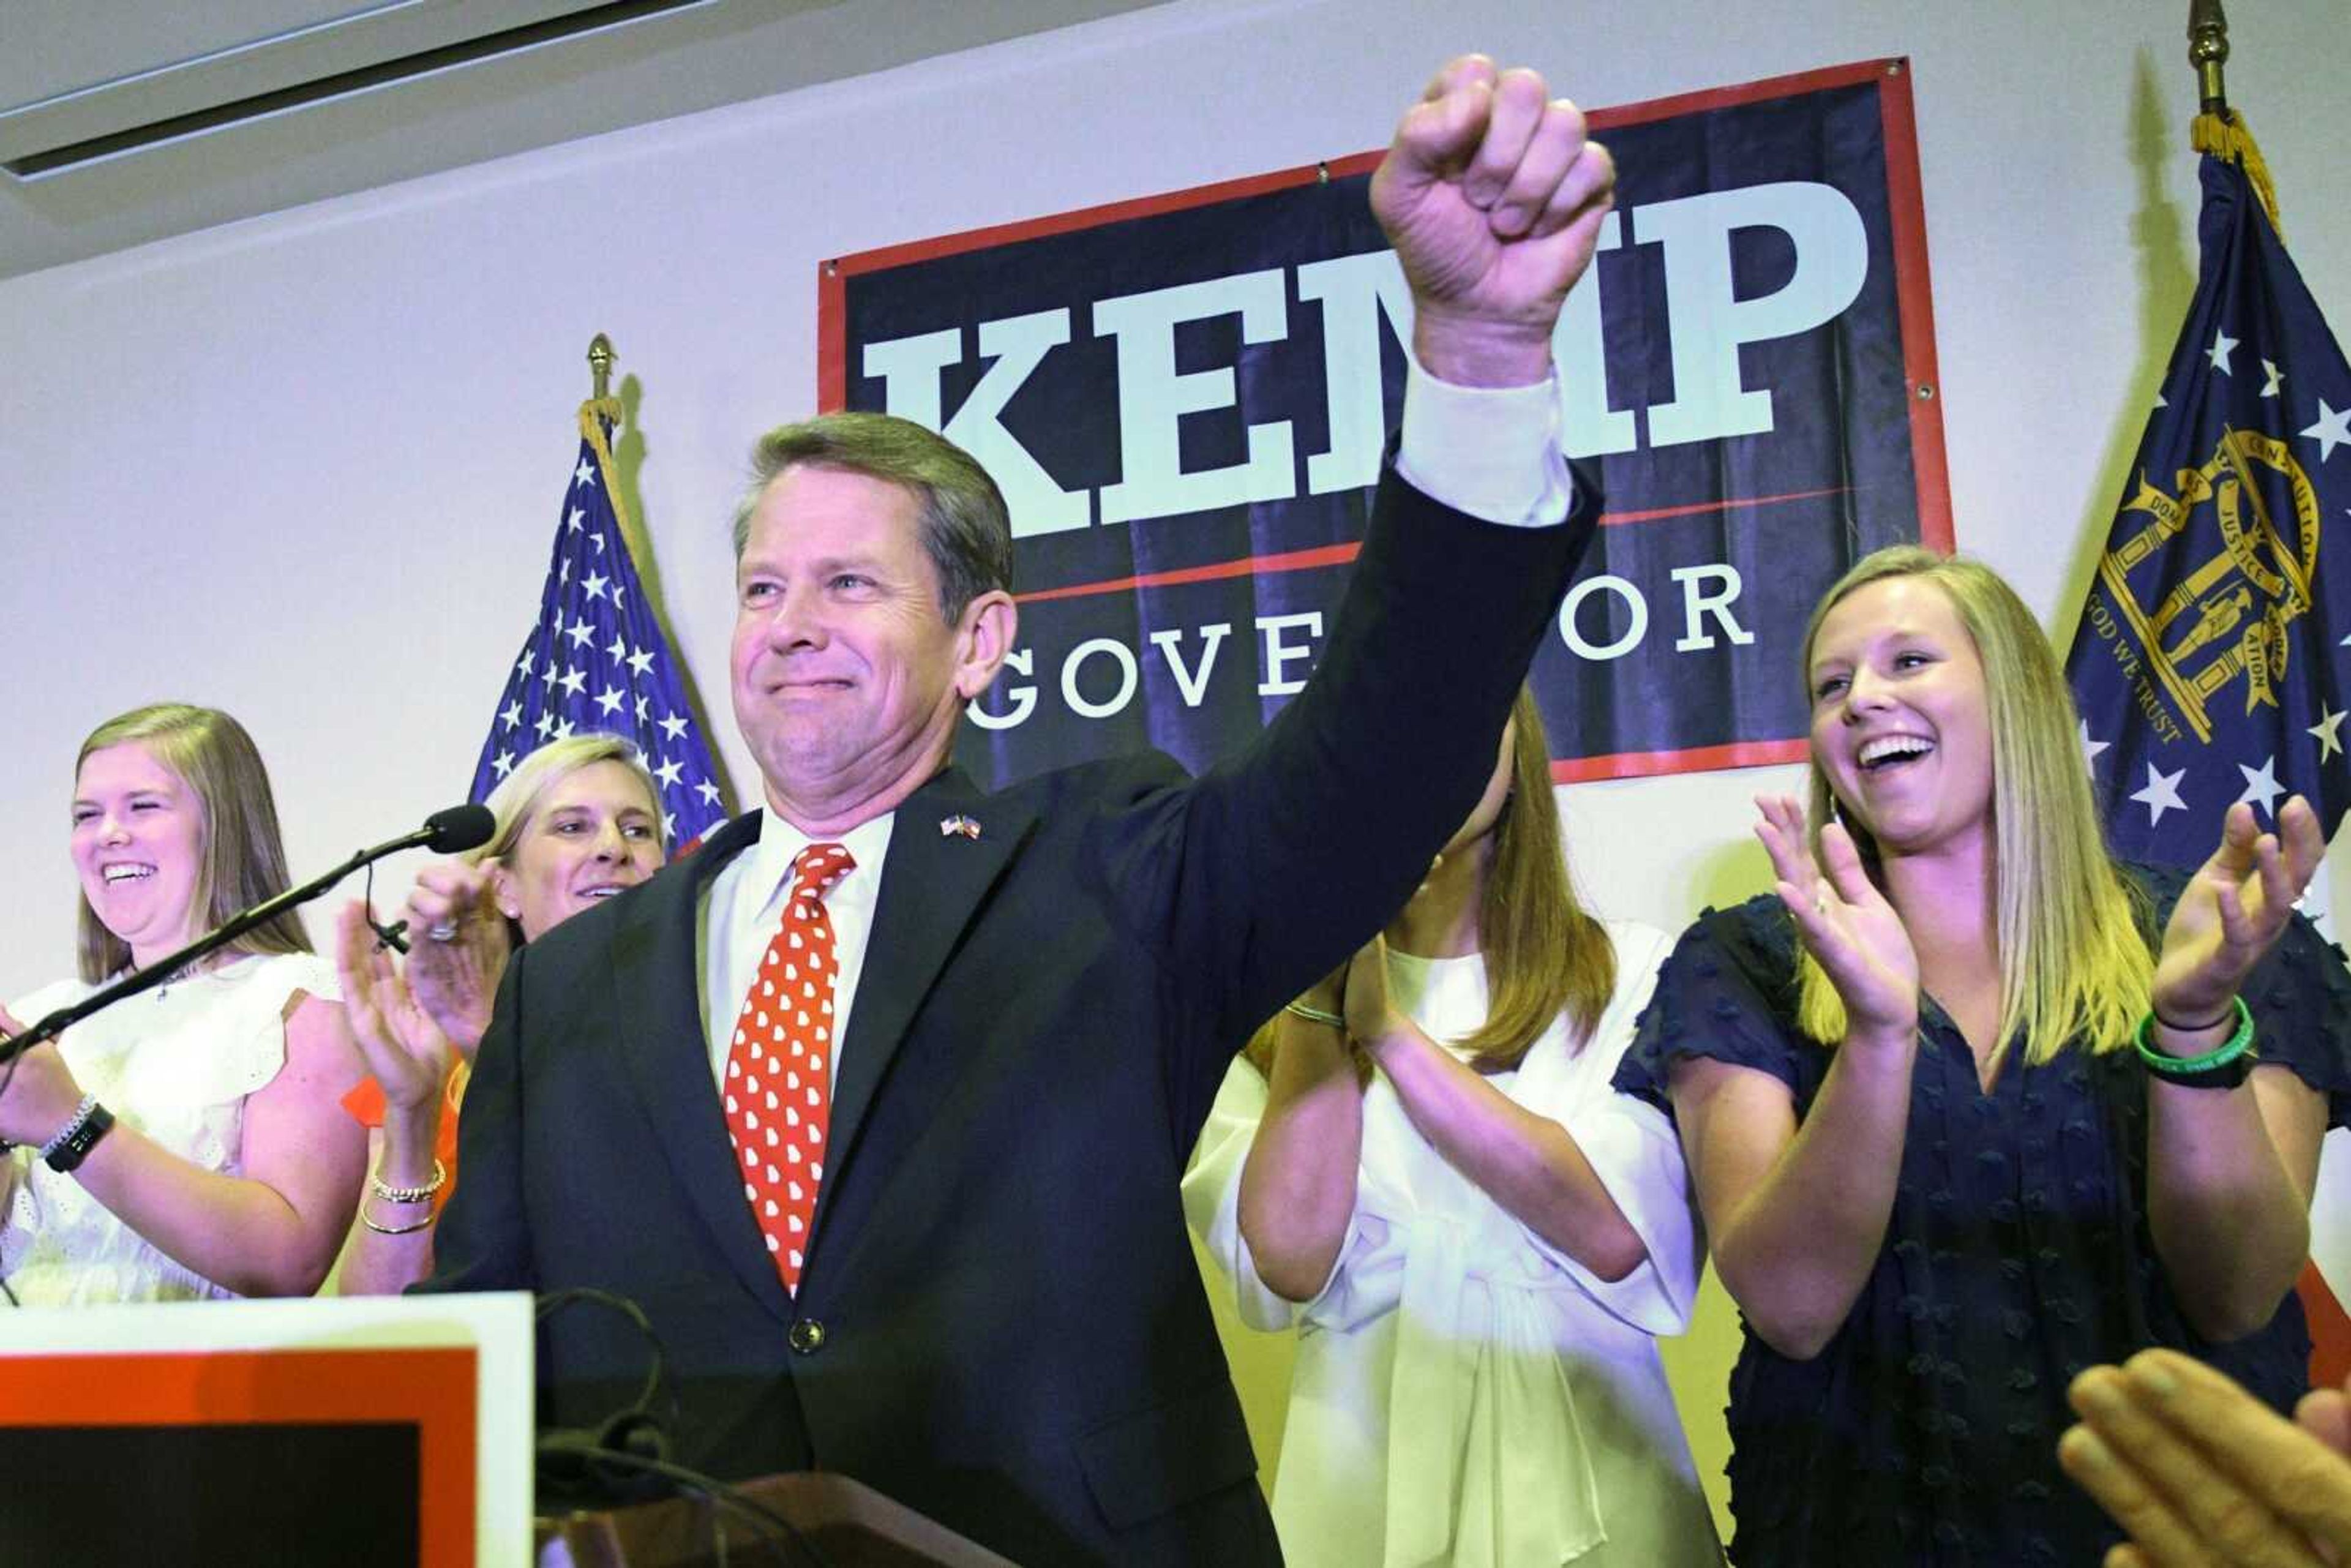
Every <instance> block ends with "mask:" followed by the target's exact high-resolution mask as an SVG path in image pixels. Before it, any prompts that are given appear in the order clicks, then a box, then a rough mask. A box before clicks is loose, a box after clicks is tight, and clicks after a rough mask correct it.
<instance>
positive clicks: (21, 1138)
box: [0, 704, 366, 1306]
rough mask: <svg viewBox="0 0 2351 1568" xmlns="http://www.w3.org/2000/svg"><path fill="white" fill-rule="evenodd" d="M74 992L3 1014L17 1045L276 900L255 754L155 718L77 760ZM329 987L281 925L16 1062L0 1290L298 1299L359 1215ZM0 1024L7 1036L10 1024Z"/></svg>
mask: <svg viewBox="0 0 2351 1568" xmlns="http://www.w3.org/2000/svg"><path fill="white" fill-rule="evenodd" d="M72 847H73V860H74V866H75V869H76V870H77V871H78V873H79V874H80V879H81V905H80V932H79V947H80V953H79V957H80V977H79V978H78V979H72V980H64V981H60V982H58V983H57V984H56V985H53V986H47V987H44V988H41V989H40V990H37V991H36V992H34V993H33V994H32V995H30V996H28V997H23V998H18V999H16V1001H14V1002H12V1003H11V1004H10V1005H9V1007H8V1008H7V1009H5V1010H0V1030H6V1031H7V1032H8V1033H10V1034H16V1033H17V1032H20V1031H21V1030H22V1029H23V1028H24V1027H25V1023H31V1022H37V1021H38V1020H39V1019H42V1018H44V1017H46V1016H47V1015H48V1014H49V1013H51V1012H54V1011H56V1010H57V1009H59V1008H63V1007H68V1006H70V1005H71V1004H73V1003H74V1002H77V1001H79V1000H80V999H82V998H85V997H87V996H89V995H90V994H91V993H92V992H93V991H96V990H98V989H99V988H101V987H102V986H104V985H105V984H106V983H107V982H108V981H110V979H112V978H114V977H116V976H117V975H118V974H120V972H122V971H124V970H126V969H129V968H131V967H145V966H147V965H150V964H152V963H153V962H154V961H155V960H156V959H158V958H161V957H163V956H166V955H168V954H171V953H172V952H174V951H176V950H177V949H179V948H180V947H182V946H185V945H186V944H187V943H189V942H191V941H193V939H194V938H195V937H197V936H201V935H202V934H203V933H204V931H206V930H207V929H209V928H210V927H212V926H213V925H217V924H219V923H220V922H221V921H223V920H225V919H226V918H227V917H228V916H229V915H232V914H234V913H235V912H236V911H237V910H239V909H242V908H245V907H246V906H247V905H249V904H256V903H258V902H260V901H261V900H263V899H265V898H267V897H270V896H271V895H273V894H277V893H279V892H281V891H283V890H284V889H285V887H286V885H287V875H286V856H285V851H284V849H283V848H282V846H281V845H280V843H279V841H278V833H277V807H276V805H275V804H274V802H273V801H272V800H271V796H270V790H269V779H268V775H267V774H266V772H265V771H264V770H263V768H262V765H261V758H260V754H259V753H258V752H256V750H255V749H254V746H253V741H252V739H251V737H248V736H247V735H246V732H245V730H244V728H243V727H241V726H240V725H238V723H237V722H236V721H235V719H233V718H231V717H230V716H228V715H226V714H225V713H221V712H219V711H217V710H215V709H212V708H200V707H190V706H183V705H180V704H165V705H160V706H153V707H144V708H139V709H136V710H134V711H132V712H131V713H127V714H124V715H122V716H120V717H119V718H115V719H110V720H109V721H108V722H107V723H105V724H103V725H100V726H99V727H98V729H97V730H96V731H95V732H93V733H92V734H91V736H90V737H89V739H88V740H86V741H84V742H83V743H82V748H81V755H80V757H79V758H78V760H77V763H76V767H75V779H74V802H73V839H72ZM335 996H336V992H335V983H334V971H333V969H332V968H331V967H329V965H328V964H327V963H326V961H325V960H323V959H321V958H319V957H318V956H315V955H314V954H312V953H311V951H310V944H309V941H308V937H307V936H304V934H303V931H302V927H301V925H300V924H299V923H298V921H297V920H296V919H295V918H294V917H293V915H290V914H289V915H285V916H282V917H281V918H279V919H277V920H276V921H273V922H271V923H270V924H268V925H264V926H261V927H260V928H258V929H256V930H255V931H253V932H251V933H249V934H248V935H246V936H244V937H242V938H240V939H239V940H238V941H236V942H235V943H232V944H231V945H229V946H227V947H225V948H223V949H222V950H221V951H220V952H218V953H216V954H214V955H213V956H211V957H209V958H207V959H205V960H204V961H203V962H202V963H200V964H199V965H197V966H195V967H194V968H193V970H192V972H190V973H187V974H183V975H181V976H178V977H174V978H172V980H170V981H168V982H166V983H165V984H163V985H162V986H160V987H158V988H155V989H153V990H152V991H147V992H144V993H141V995H139V996H136V997H133V998H130V999H129V1000H127V1001H123V1002H120V1003H118V1004H116V1005H115V1006H114V1007H112V1008H110V1009H107V1010H106V1011H104V1012H101V1013H99V1014H98V1015H97V1016H96V1017H94V1018H91V1019H87V1020H85V1021H84V1022H82V1023H79V1024H77V1025H75V1026H74V1027H73V1028H71V1029H69V1030H67V1031H66V1032H65V1034H64V1036H63V1037H62V1038H61V1039H59V1040H57V1041H55V1042H52V1043H48V1044H44V1045H39V1046H36V1047H34V1048H33V1049H32V1050H30V1051H26V1052H25V1053H24V1054H23V1055H21V1056H20V1057H18V1058H17V1059H16V1064H15V1069H14V1071H13V1072H12V1073H10V1072H7V1071H6V1070H5V1069H0V1073H5V1080H0V1081H4V1082H5V1089H0V1139H5V1140H6V1142H7V1143H9V1144H12V1145H16V1147H15V1148H14V1149H13V1150H11V1151H10V1153H9V1154H8V1155H6V1156H5V1157H0V1188H5V1223H0V1281H5V1283H6V1285H7V1286H8V1288H9V1291H10V1292H11V1293H12V1294H13V1295H14V1296H15V1298H16V1300H17V1301H19V1302H21V1303H23V1304H24V1305H26V1306H35V1305H63V1304H68V1303H79V1302H87V1301H164V1300H174V1299H184V1298H202V1297H218V1296H232V1295H246V1296H296V1295H307V1294H308V1293H309V1292H310V1291H314V1290H316V1289H317V1288H318V1286H319V1281H320V1280H322V1279H324V1278H325V1277H326V1273H327V1270H328V1267H329V1265H330V1264H331V1263H332V1262H333V1261H334V1257H335V1249H336V1247H337V1246H338V1244H339V1243H340V1241H341V1240H342V1237H343V1230H344V1228H345V1227H346V1226H348V1225H349V1224H350V1217H351V1210H352V1207H353V1205H354V1204H355V1202H356V1201H357V1198H358V1194H359V1186H360V1171H361V1168H362V1160H363V1158H364V1155H365V1150H366V1136H365V1134H364V1133H362V1132H361V1130H360V1128H359V1127H358V1126H357V1124H354V1123H353V1122H352V1121H351V1119H350V1117H349V1116H348V1115H346V1114H344V1113H343V1110H342V1108H341V1107H340V1105H339V1104H338V1103H336V1102H337V1100H338V1097H340V1095H341V1094H343V1093H344V1092H346V1091H348V1090H349V1089H350V1087H351V1085H352V1084H353V1083H355V1082H358V1080H359V1076H360V1065H359V1057H358V1053H357V1051H355V1050H354V1049H353V1047H352V1045H351V1043H350V1040H349V1038H348V1036H347V1035H346V1033H345V1031H344V1029H343V1026H342V1018H341V1009H340V1007H339V1006H338V1005H337V1003H336V1000H335ZM19 1019H23V1020H25V1023H20V1022H18V1020H19Z"/></svg>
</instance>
